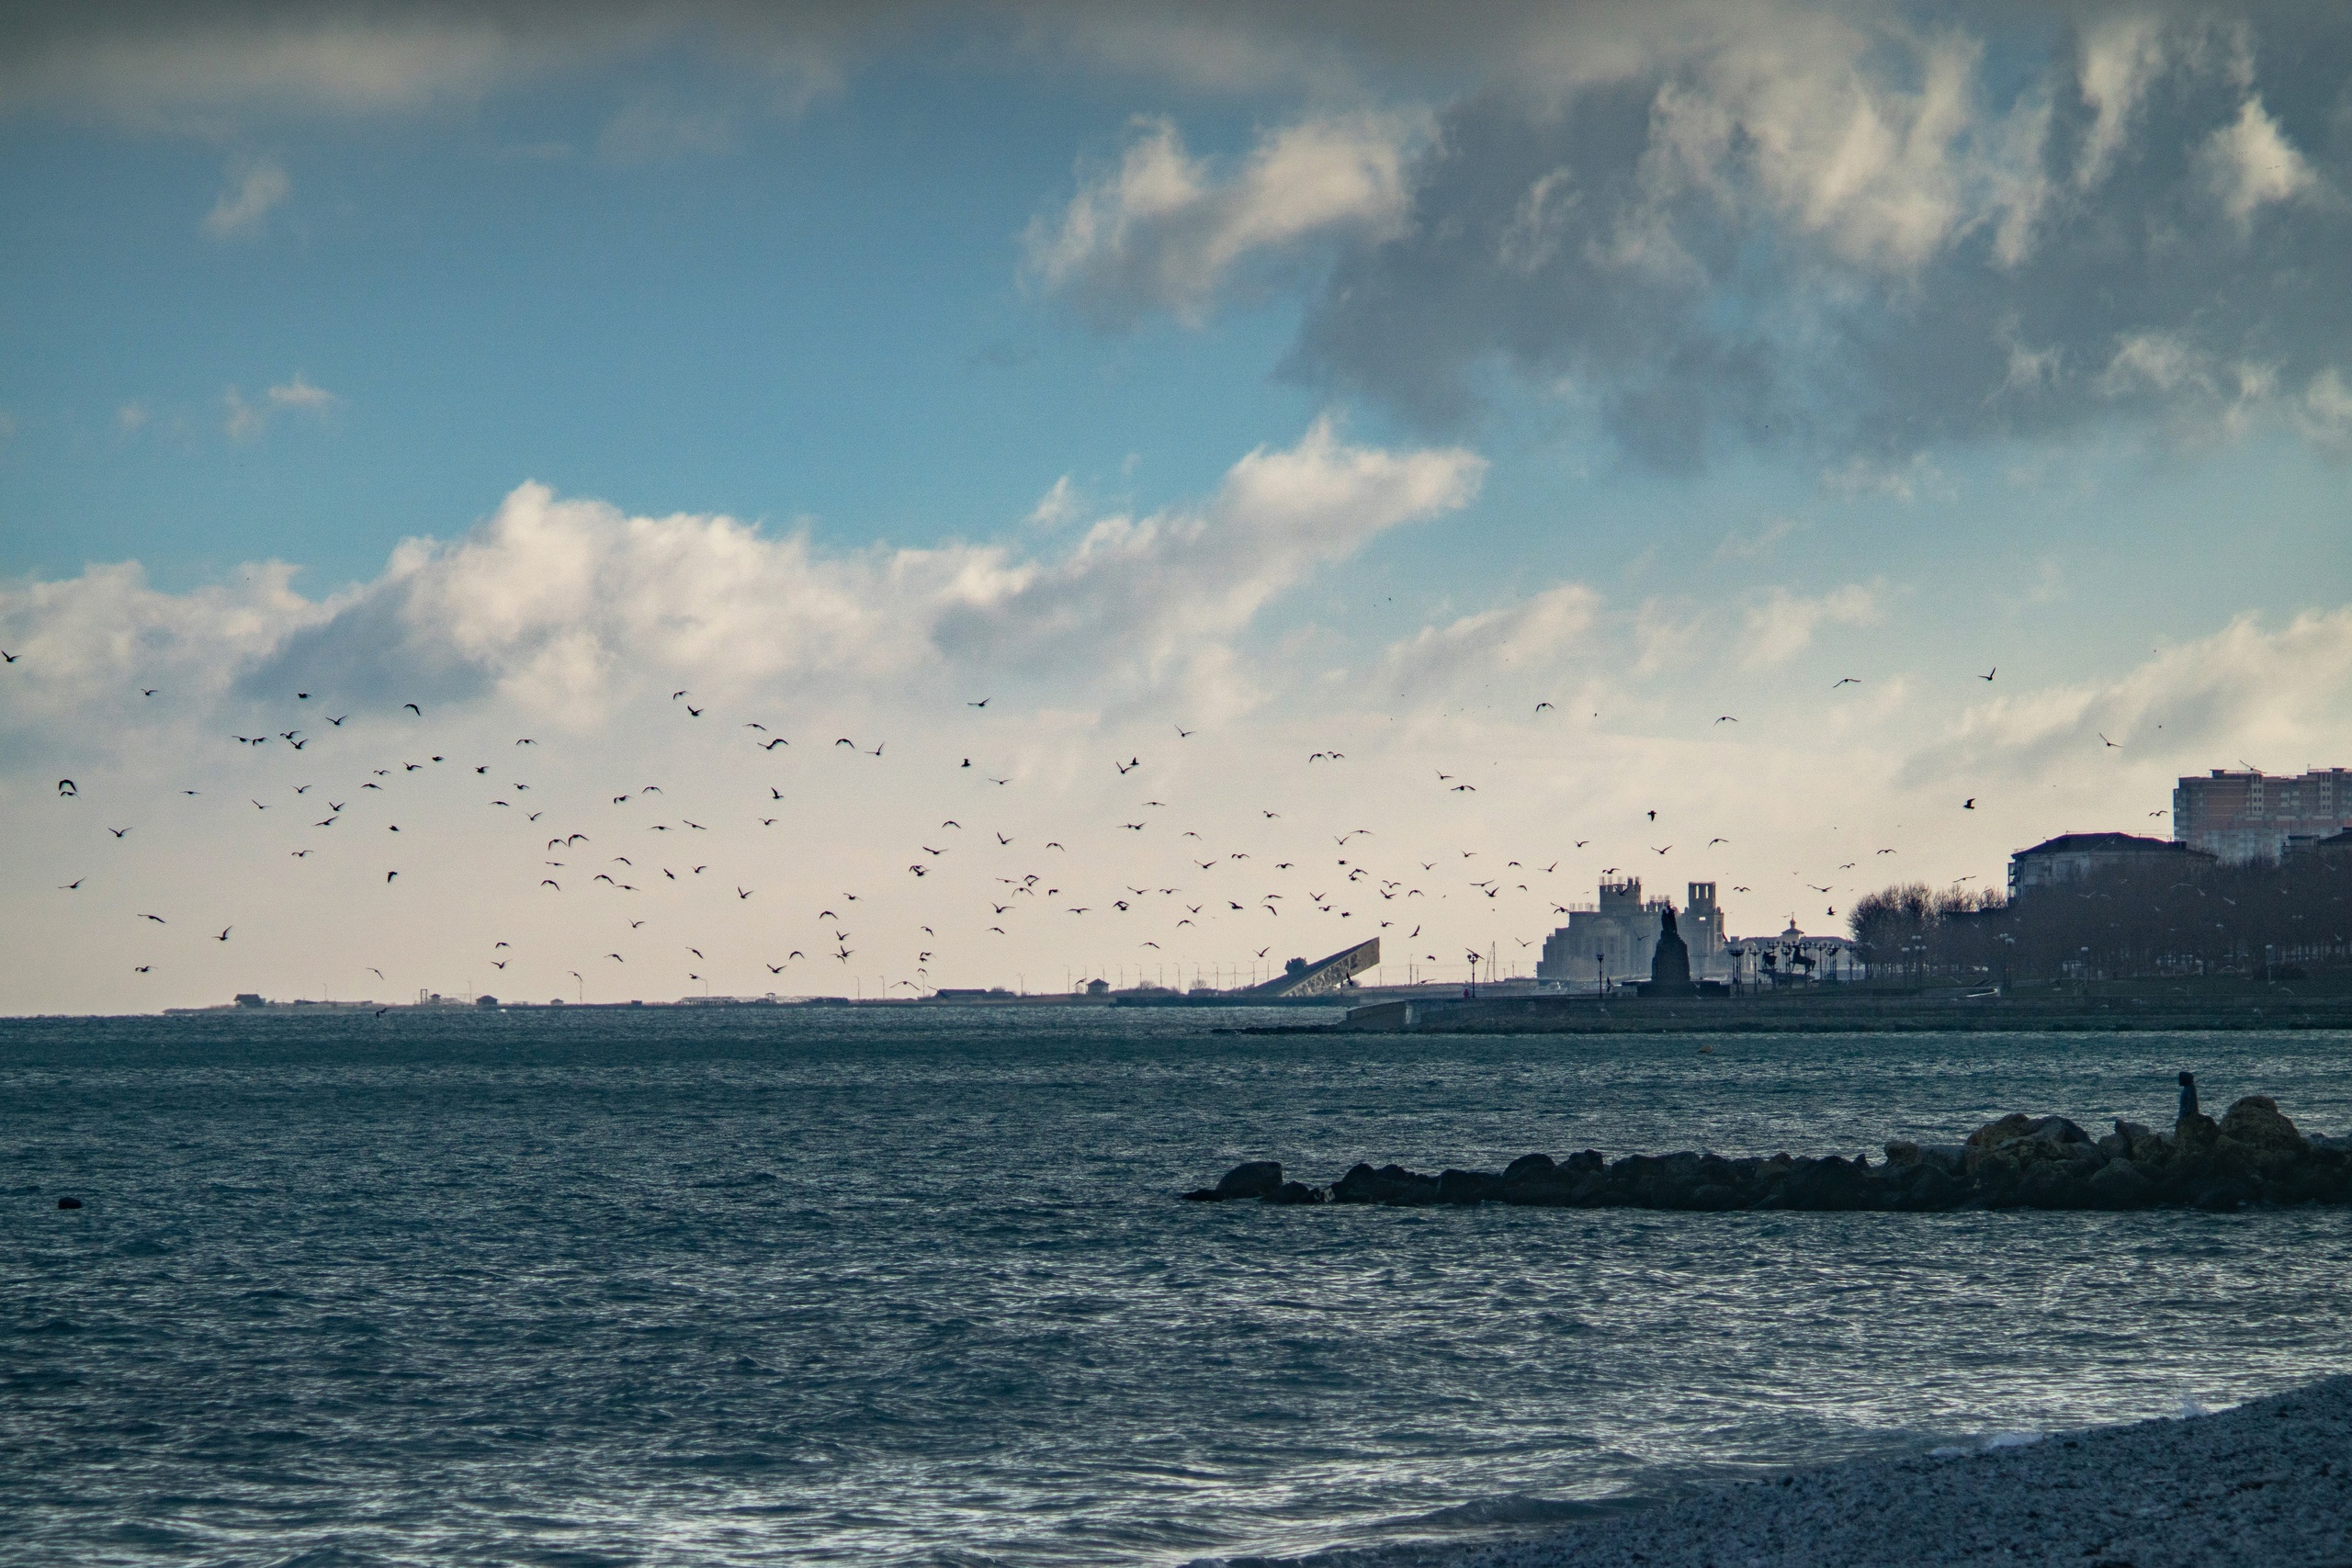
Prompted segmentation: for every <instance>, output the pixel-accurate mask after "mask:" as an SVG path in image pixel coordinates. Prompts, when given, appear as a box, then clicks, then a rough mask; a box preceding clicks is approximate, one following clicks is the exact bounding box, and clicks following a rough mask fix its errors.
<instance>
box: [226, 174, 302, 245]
mask: <svg viewBox="0 0 2352 1568" xmlns="http://www.w3.org/2000/svg"><path fill="white" fill-rule="evenodd" d="M293 188H294V186H293V184H292V182H291V181H289V180H288V179H287V177H286V171H285V170H284V169H281V168H279V167H278V166H277V164H274V163H270V162H266V161H264V162H261V163H256V164H250V165H248V166H247V167H246V168H245V169H244V171H243V173H242V174H241V175H238V176H237V178H236V179H235V180H234V181H233V182H232V184H231V185H230V186H229V187H228V188H227V189H226V190H223V191H222V192H221V193H220V199H219V200H217V201H215V202H214V203H213V204H212V210H211V211H210V212H208V213H206V214H205V217H204V231H205V232H206V233H208V234H209V235H211V236H212V237H213V238H214V239H216V240H232V239H240V238H243V237H244V236H246V235H249V234H253V233H255V232H257V231H259V230H260V228H261V223H262V220H263V219H264V218H266V217H267V216H269V212H270V209H273V208H275V207H276V206H277V204H278V203H279V202H281V201H284V200H285V199H286V197H287V195H288V193H289V192H290V191H292V190H293Z"/></svg>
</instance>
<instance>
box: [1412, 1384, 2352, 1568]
mask: <svg viewBox="0 0 2352 1568" xmlns="http://www.w3.org/2000/svg"><path fill="white" fill-rule="evenodd" d="M1396 1561H1397V1562H1399V1563H1409V1564H1411V1565H1413V1568H1634V1565H1636V1564H1638V1565H1640V1568H1733V1565H1739V1568H1748V1565H1751V1564H1755V1565H1766V1568H1782V1565H1786V1568H1846V1565H1852V1568H1862V1565H1866V1564H1867V1565H1871V1568H1876V1565H1880V1564H1885V1565H1888V1568H1894V1565H1897V1564H1900V1565H1903V1568H1930V1565H1937V1564H1985V1563H1995V1562H1998V1563H2006V1564H2028V1563H2046V1564H2050V1565H2052V1568H2058V1565H2060V1564H2064V1565H2066V1568H2212V1565H2216V1564H2228V1563H2246V1564H2265V1565H2270V1564H2276V1565H2278V1568H2352V1376H2338V1377H2331V1378H2325V1379H2322V1380H2320V1381H2319V1382H2312V1383H2306V1384H2304V1385H2302V1386H2301V1387H2298V1388H2294V1389H2290V1390H2288V1391H2286V1392H2285V1393H2275V1394H2269V1395H2266V1396H2264V1397H2262V1398H2258V1399H2253V1400H2249V1401H2247V1402H2246V1403H2245V1404H2239V1405H2234V1406H2232V1407H2231V1408H2229V1409H2227V1410H2223V1411H2219V1412H2216V1413H2213V1414H2210V1415H2199V1416H2178V1417H2158V1418H2156V1419H2154V1420H2147V1421H2139V1422H2134V1423H2131V1424H2129V1425H2125V1426H2117V1427H2089V1428H2086V1429H2084V1430H2080V1431H2073V1432H2056V1433H2052V1434H2050V1435H2048V1436H2046V1437H2043V1438H2037V1439H2035V1440H2033V1441H2031V1442H2030V1443H2020V1444H2006V1445H2003V1446H1997V1447H1982V1448H1978V1449H1975V1450H1970V1451H1967V1452H1964V1453H1958V1454H1954V1453H1952V1452H1951V1451H1950V1450H1936V1451H1934V1452H1932V1453H1929V1454H1923V1455H1919V1456H1917V1457H1915V1458H1909V1459H1897V1460H1860V1461H1849V1462H1847V1463H1842V1464H1835V1465H1827V1466H1823V1467H1820V1468H1817V1469H1811V1470H1796V1471H1791V1472H1787V1473H1785V1474H1782V1475H1780V1476H1778V1477H1775V1478H1772V1479H1769V1480H1763V1481H1755V1482H1745V1483H1738V1484H1736V1485H1731V1486H1724V1487H1718V1488H1713V1489H1711V1490H1708V1491H1705V1492H1702V1493H1699V1494H1696V1495H1691V1496H1686V1497H1682V1498H1679V1499H1677V1500H1675V1501H1673V1502H1669V1503H1665V1504H1662V1505H1660V1506H1657V1507H1654V1508H1644V1509H1639V1510H1634V1511H1628V1512H1626V1513H1623V1514H1615V1515H1611V1516H1607V1517H1599V1518H1594V1519H1590V1520H1586V1521H1582V1522H1579V1523H1578V1524H1577V1525H1574V1526H1571V1527H1569V1528H1567V1529H1556V1530H1551V1531H1547V1532H1544V1533H1543V1534H1541V1535H1531V1536H1523V1537H1521V1538H1519V1539H1516V1540H1507V1541H1486V1542H1482V1543H1479V1544H1476V1545H1455V1546H1446V1547H1437V1548H1432V1549H1430V1550H1429V1551H1423V1552H1416V1553H1413V1554H1411V1555H1409V1556H1405V1555H1400V1556H1399V1557H1398V1558H1397V1560H1396Z"/></svg>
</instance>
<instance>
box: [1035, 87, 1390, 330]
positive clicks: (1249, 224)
mask: <svg viewBox="0 0 2352 1568" xmlns="http://www.w3.org/2000/svg"><path fill="white" fill-rule="evenodd" d="M1427 135H1428V123H1427V120H1426V119H1425V118H1423V117H1421V116H1419V115H1413V114H1370V113H1365V114H1351V115H1340V116H1334V117H1329V118H1319V119H1310V120H1305V121H1302V122H1300V123H1298V124H1295V125H1291V126H1285V127H1283V128H1281V129H1279V130H1271V131H1267V132H1265V133H1263V134H1261V136H1260V137H1259V139H1258V143H1257V145H1256V146H1255V147H1254V148H1252V149H1251V151H1250V154H1249V155H1248V156H1247V157H1246V158H1245V159H1243V160H1242V162H1241V164H1240V166H1239V167H1238V168H1237V169H1235V170H1233V171H1231V172H1230V174H1229V175H1225V176H1224V177H1220V172H1219V171H1218V170H1217V169H1216V168H1215V167H1214V166H1213V165H1212V164H1210V163H1209V161H1208V160H1206V159H1203V158H1195V157H1193V155H1192V154H1191V153H1189V152H1186V151H1185V149H1184V143H1183V139H1182V136H1181V135H1180V134H1179V132H1178V131H1177V130H1176V127H1175V125H1174V124H1173V123H1172V122H1170V121H1168V120H1165V119H1159V120H1144V121H1139V122H1137V125H1136V134H1135V136H1134V137H1133V139H1132V140H1131V141H1129V142H1128V144H1127V147H1126V150H1125V152H1123V153H1122V154H1121V156H1120V158H1119V161H1118V163H1117V164H1115V165H1114V166H1112V167H1109V168H1104V169H1101V170H1098V171H1096V172H1095V173H1094V174H1092V175H1091V176H1089V177H1087V178H1086V179H1085V180H1084V181H1083V183H1082V184H1081V186H1080V190H1079V193H1078V195H1077V196H1076V197H1073V198H1072V199H1071V201H1070V203H1069V206H1068V207H1067V208H1065V209H1063V210H1062V212H1061V213H1060V215H1059V216H1058V218H1057V219H1055V220H1047V219H1046V218H1045V217H1042V216H1041V217H1039V218H1038V219H1036V220H1034V221H1033V222H1032V223H1031V224H1030V226H1029V231H1028V234H1027V237H1026V248H1027V252H1028V267H1029V271H1030V274H1031V275H1032V276H1034V277H1035V279H1036V280H1037V281H1038V282H1039V283H1041V284H1042V285H1043V286H1044V287H1045V288H1047V289H1048V290H1051V291H1053V292H1056V293H1061V294H1066V295H1069V296H1070V297H1071V298H1072V299H1076V300H1077V301H1078V302H1079V303H1080V305H1081V306H1082V307H1084V308H1086V309H1088V310H1091V311H1093V312H1095V313H1097V314H1099V315H1102V316H1103V317H1105V318H1106V319H1112V320H1123V319H1125V318H1127V317H1131V316H1133V315H1134V314H1136V313H1137V312H1138V311H1140V310H1144V309H1148V308H1151V307H1160V308H1165V309H1168V310H1173V311H1175V312H1176V313H1177V314H1178V315H1179V316H1180V317H1182V319H1184V320H1186V321H1193V322H1198V321H1201V320H1202V319H1203V318H1204V316H1205V315H1206V313H1207V311H1208V310H1209V308H1210V306H1211V304H1212V303H1213V301H1214V299H1215V298H1216V295H1217V293H1218V292H1219V290H1220V289H1221V288H1225V287H1226V286H1227V284H1228V283H1230V282H1231V281H1232V280H1233V279H1234V277H1235V276H1236V275H1237V274H1240V273H1243V272H1245V271H1246V270H1247V269H1249V268H1250V266H1252V265H1254V264H1258V263H1262V262H1265V261H1269V260H1272V261H1277V262H1278V261H1280V260H1283V259H1284V258H1287V257H1291V256H1294V255H1295V254H1297V253H1298V252H1299V251H1300V250H1301V249H1302V248H1304V247H1306V246H1307V245H1309V244H1312V243H1316V242H1318V241H1321V240H1324V239H1327V238H1330V237H1334V236H1339V235H1343V234H1344V235H1355V236H1364V237H1370V238H1375V239H1376V238H1379V237H1382V236H1384V235H1385V234H1388V233H1391V232H1393V231H1395V230H1396V229H1397V225H1398V224H1399V223H1400V222H1401V221H1402V220H1403V218H1404V213H1405V209H1406V202H1407V192H1406V188H1405V173H1404V164H1405V160H1406V157H1407V156H1408V152H1410V150H1411V149H1412V148H1413V147H1414V146H1415V145H1416V144H1417V143H1419V141H1423V140H1425V139H1426V137H1427Z"/></svg>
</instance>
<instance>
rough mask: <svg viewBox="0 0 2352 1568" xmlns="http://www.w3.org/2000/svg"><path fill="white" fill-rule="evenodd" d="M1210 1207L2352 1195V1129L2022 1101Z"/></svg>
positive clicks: (1962, 1205)
mask: <svg viewBox="0 0 2352 1568" xmlns="http://www.w3.org/2000/svg"><path fill="white" fill-rule="evenodd" d="M1184 1196H1185V1197H1186V1198H1188V1199H1192V1200H1194V1201H1203V1202H1219V1201H1230V1200H1233V1199H1238V1198H1256V1199H1259V1200H1261V1201H1264V1202H1269V1203H1381V1204H1386V1205H1388V1206H1390V1207H1397V1208H1418V1207H1424V1206H1432V1205H1436V1204H1441V1203H1448V1204H1469V1203H1514V1204H1520V1205H1523V1206H1528V1207H1535V1208H1562V1209H1702V1210H1725V1209H1765V1210H1770V1209H1806V1210H1853V1209H1892V1210H1903V1211H1912V1212H1918V1211H1931V1210H1947V1209H2019V1208H2027V1209H2150V1208H2199V1209H2235V1208H2238V1207H2240V1206H2242V1205H2245V1204H2249V1203H2269V1204H2292V1203H2352V1135H2346V1136H2344V1137H2338V1138H2308V1137H2305V1136H2304V1135H2303V1134H2302V1133H2301V1131H2299V1130H2298V1129H2297V1128H2296V1126H2295V1124H2294V1122H2291V1121H2290V1120H2289V1119H2288V1118H2287V1116H2286V1114H2285V1113H2284V1112H2282V1111H2280V1110H2279V1109H2278V1103H2277V1102H2276V1101H2275V1100H2270V1099H2269V1098H2268V1097H2267V1096H2265V1095H2258V1094H2257V1095H2248V1096H2247V1097H2246V1098H2245V1099H2244V1100H2239V1101H2238V1102H2237V1103H2236V1104H2234V1105H2233V1106H2231V1107H2230V1109H2229V1111H2227V1112H2226V1113H2225V1114H2224V1115H2223V1116H2222V1119H2221V1120H2220V1121H2219V1122H2216V1121H2214V1120H2213V1119H2212V1118H2211V1117H2210V1116H2205V1115H2201V1114H2199V1113H2197V1112H2194V1111H2192V1112H2190V1113H2189V1114H2188V1115H2187V1116H2184V1117H2181V1118H2180V1119H2179V1120H2178V1121H2177V1122H2175V1123H2174V1125H2173V1130H2172V1131H2171V1132H2170V1133H2169V1134H2165V1133H2157V1132H2153V1131H2151V1130H2150V1129H2148V1128H2146V1127H2143V1126H2142V1125H2141V1124H2140V1123H2138V1122H2127V1121H2122V1120H2118V1121H2117V1122H2116V1123H2115V1130H2114V1131H2113V1132H2111V1133H2109V1134H2106V1135H2105V1136H2103V1137H2098V1138H2094V1137H2092V1136H2091V1135H2090V1134H2088V1133H2086V1132H2085V1131H2084V1130H2083V1129H2082V1128H2081V1127H2078V1126H2076V1125H2075V1123H2074V1122H2070V1121H2068V1120H2067V1119H2066V1118H2064V1116H2028V1115H2025V1114H2023V1113H2022V1112H2017V1113H2012V1114H2010V1115H2007V1116H2004V1117H2002V1118H2001V1119H2000V1120H1999V1121H1997V1122H1986V1123H1985V1125H1984V1126H1982V1127H1979V1128H1977V1129H1976V1130H1975V1131H1974V1132H1973V1133H1971V1134H1969V1135H1968V1136H1967V1138H1966V1139H1965V1140H1963V1141H1962V1142H1960V1143H1957V1144H1917V1143H1910V1142H1896V1143H1891V1144H1889V1145H1886V1153H1885V1158H1884V1159H1883V1161H1881V1162H1880V1163H1878V1164H1875V1165H1874V1164H1872V1163H1871V1159H1870V1156H1868V1155H1860V1156H1856V1157H1855V1158H1853V1159H1851V1160H1848V1159H1845V1158H1842V1157H1840V1156H1837V1155H1825V1156H1819V1157H1815V1158H1802V1159H1800V1158H1792V1157H1791V1156H1788V1155H1786V1154H1779V1155H1774V1156H1771V1157H1770V1159H1758V1158H1741V1159H1731V1158H1726V1157H1724V1156H1721V1155H1714V1154H1709V1153H1706V1152H1704V1151H1693V1150H1686V1151H1683V1152H1681V1153H1679V1154H1669V1155H1627V1156H1624V1157H1623V1158H1622V1159H1617V1160H1611V1159H1608V1158H1606V1157H1604V1156H1602V1155H1600V1153H1599V1152H1597V1151H1595V1150H1592V1149H1586V1150H1584V1151H1583V1152H1582V1153H1579V1154H1573V1155H1570V1156H1567V1157H1566V1159H1559V1160H1555V1159H1554V1158H1553V1157H1552V1156H1549V1155H1540V1154H1535V1155H1522V1156H1520V1157H1519V1158H1518V1159H1515V1160H1513V1161H1511V1162H1510V1165H1509V1166H1507V1167H1505V1168H1503V1169H1502V1170H1499V1171H1486V1170H1454V1169H1448V1170H1442V1171H1440V1172H1438V1173H1437V1174H1436V1175H1434V1176H1432V1175H1430V1174H1429V1173H1427V1172H1424V1171H1418V1170H1408V1169H1406V1168H1404V1167H1402V1166H1397V1165H1387V1166H1382V1167H1379V1168H1374V1167H1372V1166H1370V1165H1357V1166H1355V1167H1353V1168H1351V1169H1350V1170H1349V1171H1348V1173H1347V1174H1346V1175H1344V1176H1342V1177H1340V1179H1338V1180H1337V1181H1334V1182H1333V1183H1331V1185H1330V1186H1329V1187H1328V1188H1322V1187H1312V1186H1309V1185H1307V1184H1306V1183H1305V1182H1302V1181H1295V1180H1294V1181H1285V1180H1284V1179H1283V1168H1282V1166H1281V1165H1280V1164H1279V1163H1278V1162H1276V1161H1273V1160H1251V1161H1250V1162H1249V1163H1248V1164H1246V1165H1239V1166H1236V1167H1235V1168H1233V1169H1232V1170H1230V1171H1228V1172H1227V1173H1226V1176H1225V1179H1223V1180H1221V1181H1219V1182H1218V1183H1217V1184H1216V1186H1215V1187H1204V1188H1201V1189H1199V1190H1196V1191H1192V1192H1187V1193H1185V1194H1184Z"/></svg>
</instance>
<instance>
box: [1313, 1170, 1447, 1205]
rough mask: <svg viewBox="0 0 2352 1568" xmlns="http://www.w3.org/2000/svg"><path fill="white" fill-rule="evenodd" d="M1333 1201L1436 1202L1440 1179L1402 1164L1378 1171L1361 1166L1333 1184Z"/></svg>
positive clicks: (1409, 1203)
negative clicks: (1409, 1168)
mask: <svg viewBox="0 0 2352 1568" xmlns="http://www.w3.org/2000/svg"><path fill="white" fill-rule="evenodd" d="M1331 1201H1332V1202H1334V1203H1387V1204H1391V1205H1401V1206H1408V1207H1417V1206H1419V1205H1420V1204H1424V1203H1434V1202H1436V1201H1437V1178H1436V1177H1434V1176H1424V1175H1422V1174H1421V1173H1420V1172H1419V1171H1417V1170H1407V1169H1406V1168H1404V1167H1403V1166H1401V1165H1385V1166H1382V1167H1381V1168H1379V1169H1378V1170H1374V1169H1373V1168H1372V1167H1370V1166H1368V1165H1358V1166H1356V1167H1354V1168H1352V1169H1351V1170H1350V1171H1349V1172H1348V1173H1347V1175H1345V1176H1343V1177H1341V1178H1340V1179H1339V1180H1337V1181H1335V1182H1333V1183H1332V1184H1331Z"/></svg>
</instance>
